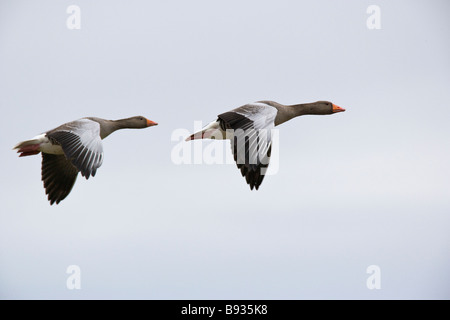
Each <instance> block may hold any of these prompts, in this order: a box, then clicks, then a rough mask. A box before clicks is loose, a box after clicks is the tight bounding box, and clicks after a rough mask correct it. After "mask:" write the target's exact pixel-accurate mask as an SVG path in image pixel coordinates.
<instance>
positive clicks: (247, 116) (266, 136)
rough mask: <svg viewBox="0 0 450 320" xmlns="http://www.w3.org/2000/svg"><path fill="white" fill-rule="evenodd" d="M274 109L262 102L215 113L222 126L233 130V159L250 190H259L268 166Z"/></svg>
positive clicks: (274, 115) (275, 110)
mask: <svg viewBox="0 0 450 320" xmlns="http://www.w3.org/2000/svg"><path fill="white" fill-rule="evenodd" d="M277 112H278V111H277V109H276V108H274V107H272V106H269V105H267V104H265V103H252V104H247V105H245V106H242V107H240V108H237V109H234V110H232V111H229V112H225V113H222V114H220V115H219V116H218V122H219V123H220V127H221V129H222V130H224V131H226V130H230V129H231V130H232V132H233V136H232V137H233V139H231V149H232V152H233V155H234V160H235V161H236V165H237V167H238V168H239V169H240V171H241V174H242V176H243V177H245V179H246V181H247V183H248V184H249V185H250V189H251V190H253V188H255V189H256V190H258V188H259V186H260V185H261V183H262V181H263V179H264V175H265V172H266V170H267V167H268V166H269V161H270V153H271V148H272V139H271V130H272V129H273V128H274V127H275V117H276V115H277Z"/></svg>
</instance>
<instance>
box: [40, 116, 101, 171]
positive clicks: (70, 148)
mask: <svg viewBox="0 0 450 320" xmlns="http://www.w3.org/2000/svg"><path fill="white" fill-rule="evenodd" d="M47 137H48V138H49V139H50V140H51V141H52V142H54V143H55V142H56V143H58V144H60V145H61V148H62V149H63V151H64V154H65V155H66V158H67V159H68V160H69V161H70V162H71V163H72V164H73V165H74V166H75V167H76V168H77V169H78V170H79V171H80V172H81V175H82V176H84V177H86V179H89V176H91V175H92V176H95V173H96V172H97V169H98V168H99V167H100V166H101V165H102V162H103V145H102V139H101V138H100V124H99V123H98V122H95V121H92V120H89V119H80V120H76V121H73V122H69V123H66V124H64V125H63V126H61V127H58V128H56V129H54V130H51V131H49V132H47Z"/></svg>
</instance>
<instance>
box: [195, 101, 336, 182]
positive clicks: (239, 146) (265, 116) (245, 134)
mask: <svg viewBox="0 0 450 320" xmlns="http://www.w3.org/2000/svg"><path fill="white" fill-rule="evenodd" d="M342 111H345V109H343V108H341V107H339V106H337V105H335V104H333V103H331V102H328V101H317V102H313V103H303V104H296V105H283V104H280V103H277V102H274V101H258V102H254V103H249V104H246V105H243V106H241V107H238V108H235V109H233V110H230V111H228V112H225V113H222V114H219V115H218V117H217V120H215V121H213V122H211V123H209V124H208V125H207V126H205V127H204V128H203V129H202V130H200V131H198V132H195V133H194V134H192V135H190V136H189V137H187V138H186V141H190V140H194V139H228V140H230V141H231V149H232V152H233V155H234V160H235V161H236V164H237V167H238V168H239V169H240V171H241V174H242V176H244V177H245V179H246V181H247V183H248V184H249V186H250V189H251V190H253V188H255V189H256V190H258V188H259V186H260V185H261V183H262V181H263V179H264V176H265V172H266V170H267V167H268V166H269V161H270V154H271V147H272V139H271V130H272V129H273V128H275V126H278V125H280V124H282V123H284V122H286V121H289V120H290V119H292V118H295V117H298V116H301V115H307V114H315V115H327V114H333V113H337V112H342Z"/></svg>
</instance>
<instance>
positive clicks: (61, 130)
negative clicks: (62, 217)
mask: <svg viewBox="0 0 450 320" xmlns="http://www.w3.org/2000/svg"><path fill="white" fill-rule="evenodd" d="M155 125H157V123H156V122H153V121H150V120H148V119H146V118H144V117H141V116H137V117H132V118H127V119H120V120H105V119H100V118H95V117H87V118H82V119H78V120H75V121H72V122H68V123H65V124H63V125H61V126H59V127H57V128H55V129H53V130H50V131H47V132H45V133H42V134H40V135H38V136H36V137H34V138H32V139H30V140H26V141H23V142H20V143H18V144H17V145H16V146H15V147H14V149H18V151H17V152H18V153H20V155H19V157H25V156H31V155H35V154H39V153H40V152H41V153H42V181H43V182H44V188H45V193H46V194H47V195H48V200H49V201H50V205H53V203H56V204H58V203H59V202H60V201H62V200H64V199H65V198H66V197H67V195H68V194H69V193H70V191H71V190H72V187H73V185H74V184H75V180H76V179H77V175H78V172H81V175H82V176H84V177H85V178H86V179H89V177H90V176H95V173H96V172H97V169H98V168H99V167H100V166H101V165H102V162H103V145H102V139H105V138H106V137H107V136H109V135H110V134H111V133H113V132H114V131H116V130H119V129H126V128H129V129H140V128H147V127H151V126H155Z"/></svg>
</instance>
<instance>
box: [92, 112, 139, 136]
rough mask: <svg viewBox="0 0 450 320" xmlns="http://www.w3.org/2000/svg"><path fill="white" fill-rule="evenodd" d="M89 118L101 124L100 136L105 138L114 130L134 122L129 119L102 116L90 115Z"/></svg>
mask: <svg viewBox="0 0 450 320" xmlns="http://www.w3.org/2000/svg"><path fill="white" fill-rule="evenodd" d="M88 119H90V120H93V121H95V122H98V123H99V124H100V138H102V139H105V138H106V137H107V136H109V135H110V134H111V133H113V132H114V131H117V130H120V129H125V128H129V127H131V126H132V125H133V124H132V123H131V122H130V120H129V119H120V120H106V119H101V118H95V117H89V118H88Z"/></svg>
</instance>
